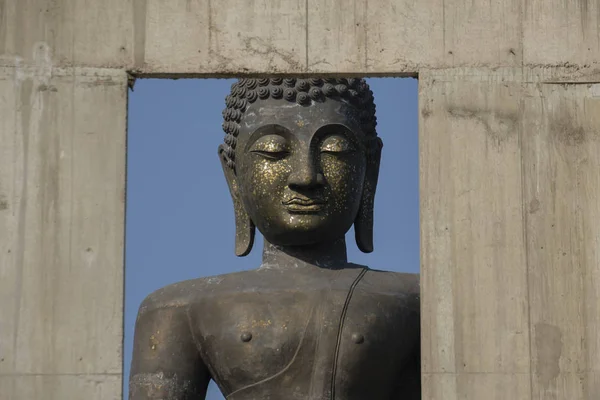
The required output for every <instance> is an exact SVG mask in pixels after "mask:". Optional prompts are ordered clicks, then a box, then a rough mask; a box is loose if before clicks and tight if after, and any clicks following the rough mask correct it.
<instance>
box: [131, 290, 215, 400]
mask: <svg viewBox="0 0 600 400" xmlns="http://www.w3.org/2000/svg"><path fill="white" fill-rule="evenodd" d="M209 380H210V374H209V372H208V370H207V368H206V366H205V365H204V363H203V361H202V359H201V358H200V355H199V352H198V348H197V346H196V343H195V340H194V337H193V334H192V332H191V329H190V324H189V322H188V315H187V308H186V307H185V306H181V305H171V306H164V305H162V304H160V303H158V304H157V302H156V301H154V300H153V299H152V298H151V296H150V297H149V298H148V299H146V300H145V301H144V303H142V306H141V307H140V311H139V313H138V317H137V321H136V324H135V336H134V344H133V359H132V362H131V374H130V379H129V399H130V400H158V399H169V400H191V399H194V400H197V399H204V398H206V389H207V386H208V382H209Z"/></svg>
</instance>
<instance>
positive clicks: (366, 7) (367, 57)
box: [363, 0, 369, 72]
mask: <svg viewBox="0 0 600 400" xmlns="http://www.w3.org/2000/svg"><path fill="white" fill-rule="evenodd" d="M368 23H369V0H365V20H364V21H363V26H364V28H365V72H367V71H368V70H369V46H368V43H369V40H368V34H369V27H368Z"/></svg>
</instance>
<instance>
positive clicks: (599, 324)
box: [523, 85, 600, 400]
mask: <svg viewBox="0 0 600 400" xmlns="http://www.w3.org/2000/svg"><path fill="white" fill-rule="evenodd" d="M597 88H600V85H595V86H593V85H541V86H539V87H538V91H537V92H535V93H532V95H531V96H528V97H526V98H525V99H524V114H525V115H526V116H527V118H524V119H523V132H526V135H524V136H523V167H524V169H525V170H524V186H523V187H524V190H525V192H524V199H523V200H524V209H525V211H526V213H525V215H524V217H525V221H526V228H527V230H526V240H527V255H528V257H527V263H528V266H529V268H528V270H529V275H528V281H529V293H530V294H529V298H530V313H531V317H530V318H531V335H532V337H531V345H532V350H531V357H532V363H533V365H532V367H533V374H534V378H535V379H533V381H532V383H533V396H532V397H533V398H535V399H538V398H539V399H553V400H571V399H596V398H600V381H599V379H598V378H599V377H600V357H599V355H600V334H599V332H600V268H599V266H600V225H599V221H600V91H598V92H597V91H596V89H597Z"/></svg>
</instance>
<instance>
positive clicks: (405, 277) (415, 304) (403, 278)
mask: <svg viewBox="0 0 600 400" xmlns="http://www.w3.org/2000/svg"><path fill="white" fill-rule="evenodd" d="M419 278H420V275H419V274H410V273H404V272H393V271H381V270H376V269H369V271H368V273H367V274H365V276H364V278H363V280H365V283H366V284H368V285H370V286H371V287H373V288H376V290H377V291H378V292H380V293H386V294H388V295H390V296H392V297H394V298H396V299H398V300H402V302H403V303H404V304H406V305H407V306H409V307H410V308H415V309H416V310H418V309H419V303H420V279H419Z"/></svg>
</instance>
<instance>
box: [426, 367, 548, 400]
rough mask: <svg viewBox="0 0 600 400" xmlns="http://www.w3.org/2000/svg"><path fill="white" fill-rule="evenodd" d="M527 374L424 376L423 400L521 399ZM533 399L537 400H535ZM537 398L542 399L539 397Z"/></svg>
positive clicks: (523, 399) (524, 391) (527, 385)
mask: <svg viewBox="0 0 600 400" xmlns="http://www.w3.org/2000/svg"><path fill="white" fill-rule="evenodd" d="M529 379H530V378H529V375H528V374H495V373H494V374H487V373H479V374H459V375H452V374H442V375H438V374H425V375H424V376H423V380H422V385H423V394H422V398H423V399H424V400H429V399H435V400H466V399H468V400H507V399H519V400H525V399H529V397H523V396H524V395H525V394H527V393H528V391H529V387H530V382H529ZM536 399H537V398H536ZM540 399H544V398H543V397H540Z"/></svg>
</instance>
